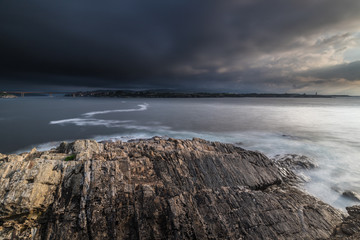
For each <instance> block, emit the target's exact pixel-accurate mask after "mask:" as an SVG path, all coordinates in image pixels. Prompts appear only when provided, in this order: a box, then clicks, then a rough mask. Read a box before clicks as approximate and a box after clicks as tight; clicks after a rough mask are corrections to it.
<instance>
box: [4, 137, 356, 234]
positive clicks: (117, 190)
mask: <svg viewBox="0 0 360 240" xmlns="http://www.w3.org/2000/svg"><path fill="white" fill-rule="evenodd" d="M73 154H75V155H76V156H75V157H74V159H72V160H69V159H71V158H68V157H69V156H70V155H73ZM282 171H283V169H281V168H280V167H279V166H278V165H277V164H275V163H274V162H273V161H271V160H269V159H268V158H267V157H266V156H264V155H263V154H261V153H258V152H251V151H247V150H244V149H242V148H239V147H236V146H234V145H231V144H222V143H218V142H208V141H205V140H202V139H193V140H178V139H166V140H165V139H162V138H158V137H154V138H152V139H148V140H137V141H131V142H104V143H97V142H95V141H92V140H78V141H75V142H74V143H62V144H61V145H60V146H59V147H58V148H56V149H52V150H49V151H44V152H38V151H36V150H33V151H32V152H30V153H24V154H20V155H1V159H0V184H1V185H0V186H1V188H0V196H1V197H0V238H1V239H14V238H25V239H328V238H330V237H336V236H337V235H336V234H338V235H339V234H340V233H341V234H344V231H346V230H341V229H345V227H346V226H345V225H344V224H345V223H343V218H344V216H343V214H342V213H341V212H340V211H338V210H336V209H334V208H332V207H331V206H329V205H327V204H325V203H323V202H321V201H319V200H318V199H316V198H314V197H312V196H310V195H308V194H306V193H304V192H302V191H301V190H299V189H297V188H296V187H294V186H293V185H292V184H289V181H287V179H286V178H287V177H288V175H286V174H285V175H284V174H283V173H282ZM353 222H356V221H352V223H353ZM335 229H338V231H337V232H336V230H335ZM353 229H355V230H356V229H357V228H356V227H355V228H353ZM340 230H341V231H340ZM354 234H356V233H354ZM346 236H347V237H348V236H349V235H346Z"/></svg>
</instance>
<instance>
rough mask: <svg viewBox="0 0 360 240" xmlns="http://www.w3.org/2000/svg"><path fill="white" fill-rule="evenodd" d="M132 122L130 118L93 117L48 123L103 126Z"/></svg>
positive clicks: (117, 125)
mask: <svg viewBox="0 0 360 240" xmlns="http://www.w3.org/2000/svg"><path fill="white" fill-rule="evenodd" d="M130 122H133V121H132V120H123V121H120V120H104V119H95V118H70V119H63V120H57V121H50V123H49V124H53V125H55V124H58V125H62V126H64V125H67V124H74V125H76V126H105V127H119V126H122V125H123V124H125V123H130Z"/></svg>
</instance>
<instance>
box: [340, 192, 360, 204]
mask: <svg viewBox="0 0 360 240" xmlns="http://www.w3.org/2000/svg"><path fill="white" fill-rule="evenodd" d="M342 195H343V196H344V197H346V198H349V199H351V200H353V201H357V202H360V194H358V193H357V192H355V191H349V190H347V191H344V192H343V193H342Z"/></svg>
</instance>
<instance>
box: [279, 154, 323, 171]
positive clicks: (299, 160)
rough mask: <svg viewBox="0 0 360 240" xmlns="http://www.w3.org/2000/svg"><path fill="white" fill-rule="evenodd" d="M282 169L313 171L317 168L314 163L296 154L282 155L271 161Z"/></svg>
mask: <svg viewBox="0 0 360 240" xmlns="http://www.w3.org/2000/svg"><path fill="white" fill-rule="evenodd" d="M273 160H274V161H276V162H277V163H278V165H280V166H282V167H286V168H289V169H294V170H300V169H307V170H309V169H313V168H316V167H318V165H317V164H316V163H315V161H314V160H313V159H311V158H309V157H307V156H304V155H297V154H284V155H276V156H275V157H274V159H273Z"/></svg>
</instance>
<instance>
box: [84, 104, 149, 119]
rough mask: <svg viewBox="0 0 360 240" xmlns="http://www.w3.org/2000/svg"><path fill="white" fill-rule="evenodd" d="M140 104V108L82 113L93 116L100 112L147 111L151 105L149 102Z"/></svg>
mask: <svg viewBox="0 0 360 240" xmlns="http://www.w3.org/2000/svg"><path fill="white" fill-rule="evenodd" d="M138 106H139V108H130V109H116V110H104V111H95V112H88V113H84V114H82V115H83V116H86V117H93V116H95V115H99V114H109V113H120V112H138V111H145V110H147V109H148V106H149V105H148V104H147V103H144V104H139V105H138Z"/></svg>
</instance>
